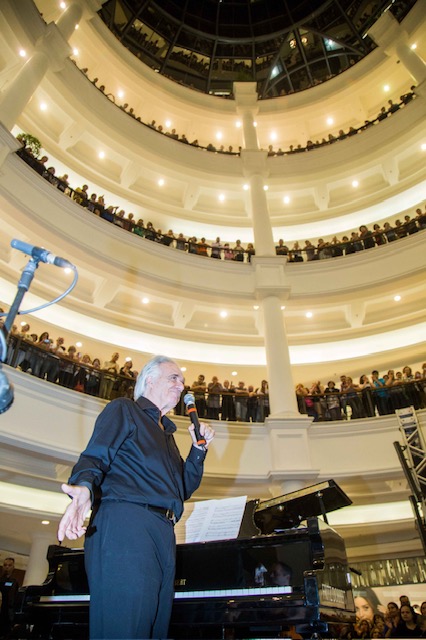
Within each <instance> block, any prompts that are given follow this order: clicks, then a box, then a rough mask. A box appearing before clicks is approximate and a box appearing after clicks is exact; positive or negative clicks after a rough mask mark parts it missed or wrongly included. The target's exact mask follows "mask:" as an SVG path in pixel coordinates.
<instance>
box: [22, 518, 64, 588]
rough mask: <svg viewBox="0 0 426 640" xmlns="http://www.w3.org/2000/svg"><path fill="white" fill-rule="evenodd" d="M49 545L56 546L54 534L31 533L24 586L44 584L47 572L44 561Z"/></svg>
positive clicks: (47, 567)
mask: <svg viewBox="0 0 426 640" xmlns="http://www.w3.org/2000/svg"><path fill="white" fill-rule="evenodd" d="M50 544H57V540H55V535H54V534H52V533H49V532H47V531H46V532H44V531H39V532H37V533H33V535H32V544H31V550H30V555H29V558H28V565H27V570H26V571H25V578H24V585H29V584H42V582H44V580H45V578H46V576H47V572H48V570H49V563H48V562H47V560H46V556H47V549H48V547H49V545H50Z"/></svg>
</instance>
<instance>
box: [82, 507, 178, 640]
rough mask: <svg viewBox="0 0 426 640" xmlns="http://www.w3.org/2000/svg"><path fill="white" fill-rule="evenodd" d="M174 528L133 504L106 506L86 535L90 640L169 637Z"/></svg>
mask: <svg viewBox="0 0 426 640" xmlns="http://www.w3.org/2000/svg"><path fill="white" fill-rule="evenodd" d="M175 557H176V543H175V534H174V529H173V524H172V523H171V522H170V521H169V520H167V519H166V518H165V517H164V516H162V515H161V514H157V513H154V512H152V511H149V510H147V509H146V508H145V507H143V506H140V505H136V504H132V503H129V502H102V503H101V506H100V508H99V510H98V512H97V513H96V515H95V517H94V519H93V522H92V523H91V528H90V531H88V534H86V541H85V563H86V572H87V576H88V580H89V588H90V638H91V640H105V639H107V638H109V639H112V638H114V639H115V640H124V639H125V640H130V639H134V638H137V639H138V640H145V638H155V639H157V640H162V639H164V638H167V635H168V627H169V621H170V614H171V609H172V604H173V589H174V575H175Z"/></svg>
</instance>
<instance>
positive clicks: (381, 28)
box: [368, 11, 426, 84]
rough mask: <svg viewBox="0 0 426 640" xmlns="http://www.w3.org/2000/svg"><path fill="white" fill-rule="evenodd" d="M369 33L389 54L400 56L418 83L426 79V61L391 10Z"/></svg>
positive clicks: (384, 14) (382, 16)
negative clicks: (414, 47) (409, 40)
mask: <svg viewBox="0 0 426 640" xmlns="http://www.w3.org/2000/svg"><path fill="white" fill-rule="evenodd" d="M368 35H369V36H370V37H371V38H372V39H373V40H374V42H375V43H376V44H377V46H379V47H380V48H381V49H383V50H384V52H385V54H386V55H387V56H391V55H396V56H398V58H399V60H400V61H401V62H402V64H403V65H404V67H405V68H406V69H407V71H408V73H409V74H410V75H411V77H412V78H413V80H414V81H415V82H416V84H421V83H422V82H424V80H426V63H425V62H424V60H422V58H421V57H420V56H419V55H418V54H417V53H416V52H415V51H413V50H412V49H411V47H410V46H409V42H408V34H407V32H406V31H404V29H403V28H402V27H401V25H400V24H399V22H398V20H397V19H396V18H395V17H394V16H393V15H392V13H391V12H390V11H386V12H385V13H383V14H382V15H381V16H380V18H379V19H378V20H377V21H376V22H375V23H374V24H373V26H372V27H371V28H370V30H369V32H368Z"/></svg>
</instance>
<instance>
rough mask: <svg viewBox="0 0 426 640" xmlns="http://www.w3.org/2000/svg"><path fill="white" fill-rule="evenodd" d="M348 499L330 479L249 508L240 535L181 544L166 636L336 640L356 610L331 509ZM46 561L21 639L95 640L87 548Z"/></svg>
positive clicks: (21, 619)
mask: <svg viewBox="0 0 426 640" xmlns="http://www.w3.org/2000/svg"><path fill="white" fill-rule="evenodd" d="M350 503H351V501H350V499H349V498H348V496H347V495H346V494H345V493H344V492H343V491H342V490H341V489H340V487H338V485H337V484H336V483H335V482H334V481H333V480H328V481H326V482H322V483H319V484H316V485H314V486H311V487H307V488H306V489H303V490H301V491H296V492H292V493H289V494H286V495H284V496H280V497H278V498H274V499H272V500H267V501H263V502H260V501H258V500H252V501H250V502H248V503H247V505H246V509H245V513H244V517H243V520H242V524H241V527H240V532H239V535H238V537H237V538H235V539H232V540H220V541H214V542H198V543H191V544H181V545H178V547H177V561H176V579H175V601H174V606H173V613H172V619H171V627H170V633H169V636H170V637H171V638H174V639H176V640H178V639H185V640H188V639H190V638H200V639H204V638H205V639H213V638H217V639H224V638H226V639H233V638H253V637H257V638H260V637H262V638H272V637H290V636H291V637H294V638H295V637H300V636H301V637H303V638H304V637H307V638H311V637H318V636H320V635H324V636H328V637H330V635H331V637H338V636H336V635H335V634H334V632H333V628H334V627H335V626H336V625H341V624H345V623H349V622H354V621H355V611H354V601H353V596H352V589H351V582H350V570H349V567H348V563H347V558H346V551H345V546H344V543H343V540H342V538H341V537H340V536H339V535H338V534H337V533H336V532H335V531H334V530H333V529H332V528H331V527H330V526H329V525H328V523H327V513H329V512H330V511H333V510H335V509H339V508H341V507H344V506H346V505H348V504H350ZM319 516H322V517H321V518H320V517H319ZM47 559H48V562H49V572H48V575H47V577H46V580H45V582H44V583H43V584H42V585H37V586H27V587H23V588H22V589H21V591H20V603H19V606H18V609H17V611H16V619H15V622H16V623H17V625H18V627H17V628H18V629H19V635H18V637H19V638H26V637H28V638H62V639H68V640H77V639H83V638H88V607H89V601H90V596H89V590H88V585H87V579H86V574H85V571H84V552H83V550H82V549H69V548H66V547H62V546H58V545H52V546H50V547H49V550H48V555H47Z"/></svg>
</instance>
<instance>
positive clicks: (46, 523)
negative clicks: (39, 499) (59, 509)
mask: <svg viewBox="0 0 426 640" xmlns="http://www.w3.org/2000/svg"><path fill="white" fill-rule="evenodd" d="M41 524H44V525H48V524H50V520H42V521H41Z"/></svg>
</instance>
